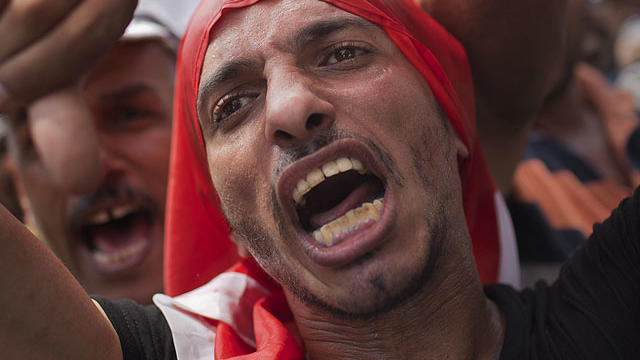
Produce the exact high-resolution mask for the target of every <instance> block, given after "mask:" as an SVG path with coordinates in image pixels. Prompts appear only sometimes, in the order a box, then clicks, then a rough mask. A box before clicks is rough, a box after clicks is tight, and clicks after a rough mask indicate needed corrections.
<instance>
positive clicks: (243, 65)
mask: <svg viewBox="0 0 640 360" xmlns="http://www.w3.org/2000/svg"><path fill="white" fill-rule="evenodd" d="M256 65H257V64H256V63H255V61H252V60H250V59H248V58H240V59H235V60H232V61H229V62H227V63H225V64H224V65H222V66H221V67H220V68H219V69H218V70H216V72H215V73H214V74H213V75H212V76H210V77H208V78H207V79H206V80H205V82H204V85H201V86H200V90H199V91H198V103H197V109H200V108H201V107H202V106H203V102H204V100H206V99H208V98H209V96H210V94H211V93H212V92H213V90H215V88H217V87H218V86H220V85H222V84H224V83H226V82H228V81H231V80H232V79H234V78H235V77H237V76H238V74H240V73H243V72H249V71H250V70H251V69H252V68H255V66H256Z"/></svg>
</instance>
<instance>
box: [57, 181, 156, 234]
mask: <svg viewBox="0 0 640 360" xmlns="http://www.w3.org/2000/svg"><path fill="white" fill-rule="evenodd" d="M122 199H127V200H131V201H134V202H137V203H140V204H142V206H143V207H144V208H145V209H146V210H148V211H149V212H150V213H151V214H153V215H155V214H157V213H158V211H159V209H158V205H157V204H156V203H155V201H154V200H153V198H152V197H151V195H149V193H147V192H146V191H144V190H142V189H139V188H135V187H133V186H131V185H129V184H127V183H118V184H113V183H107V184H104V185H102V186H101V187H100V188H98V189H97V190H96V191H94V192H93V193H91V194H89V195H87V196H84V197H83V198H81V199H79V200H78V201H77V202H76V203H74V204H73V206H72V208H71V212H70V217H69V227H70V228H72V229H73V228H74V225H76V226H77V225H78V224H80V222H81V221H82V219H83V218H84V216H86V213H87V212H88V211H89V210H90V209H92V208H94V207H97V206H99V205H100V204H104V203H106V202H110V201H116V200H122Z"/></svg>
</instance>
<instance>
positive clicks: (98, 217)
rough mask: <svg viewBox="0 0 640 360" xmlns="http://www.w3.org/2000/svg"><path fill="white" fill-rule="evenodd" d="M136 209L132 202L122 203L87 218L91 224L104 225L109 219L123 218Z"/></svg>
mask: <svg viewBox="0 0 640 360" xmlns="http://www.w3.org/2000/svg"><path fill="white" fill-rule="evenodd" d="M134 211H135V206H134V205H132V204H126V205H121V206H117V207H115V208H112V209H110V210H109V209H107V210H102V211H99V212H97V213H95V214H93V215H92V216H91V217H90V218H89V219H88V220H87V222H88V223H89V224H90V225H102V224H106V223H108V222H109V221H113V220H117V219H121V218H123V217H125V216H127V215H129V214H131V213H132V212H134Z"/></svg>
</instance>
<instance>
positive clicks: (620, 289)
mask: <svg viewBox="0 0 640 360" xmlns="http://www.w3.org/2000/svg"><path fill="white" fill-rule="evenodd" d="M485 293H486V295H487V296H488V297H489V298H490V299H491V300H493V301H494V302H495V303H496V304H497V306H498V307H499V308H500V309H501V310H502V312H503V313H504V314H505V317H506V332H505V338H504V344H503V347H502V352H501V355H500V359H503V360H511V359H518V360H527V359H530V360H547V359H549V360H554V359H558V360H560V359H562V360H570V359H581V360H583V359H598V360H601V359H640V190H636V192H635V194H634V196H633V197H632V198H629V199H627V200H625V201H623V202H622V203H621V204H620V206H619V207H618V209H616V210H615V211H614V212H613V213H612V215H611V217H610V218H609V219H607V220H606V221H605V222H604V223H603V224H597V225H595V226H594V232H593V235H592V236H591V237H590V239H589V240H588V241H587V242H586V243H585V244H584V246H582V247H581V248H579V249H578V250H577V251H576V252H575V253H574V254H573V256H572V257H571V258H570V259H569V260H568V261H567V263H566V264H565V265H564V267H563V268H562V271H561V273H560V277H559V279H558V280H557V281H556V282H555V283H553V285H551V286H548V285H546V284H544V283H542V282H540V283H538V284H537V285H536V287H535V289H526V290H523V291H516V290H514V289H513V288H511V287H508V286H505V285H490V286H486V287H485ZM96 300H98V302H99V303H100V304H101V305H102V307H103V308H104V310H105V312H106V313H107V314H108V316H109V319H110V320H111V322H112V323H113V325H114V327H115V329H116V331H117V332H118V335H119V336H120V342H121V344H122V349H123V352H124V359H125V360H129V359H175V358H176V355H175V350H174V347H173V341H172V337H171V330H170V329H169V326H168V325H167V322H166V321H165V320H164V318H163V317H162V314H161V313H160V310H158V309H157V308H156V307H154V306H148V307H141V306H139V305H135V304H134V303H133V302H131V301H119V302H115V303H113V302H109V301H107V300H105V299H103V298H96Z"/></svg>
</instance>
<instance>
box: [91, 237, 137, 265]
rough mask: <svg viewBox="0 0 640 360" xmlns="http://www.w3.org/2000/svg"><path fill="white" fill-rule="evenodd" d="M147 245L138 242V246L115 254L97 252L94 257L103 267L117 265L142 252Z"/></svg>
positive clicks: (135, 245) (134, 245)
mask: <svg viewBox="0 0 640 360" xmlns="http://www.w3.org/2000/svg"><path fill="white" fill-rule="evenodd" d="M145 246H146V245H145V244H144V242H138V243H136V244H133V245H131V246H130V247H129V248H127V249H125V250H122V251H119V252H115V253H104V252H100V251H96V252H94V253H93V257H94V259H95V260H96V262H97V263H99V264H101V265H113V264H117V263H121V262H124V261H126V260H128V259H129V258H131V257H133V256H135V255H137V254H138V253H139V252H140V251H142V250H143V249H144V247H145Z"/></svg>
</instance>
